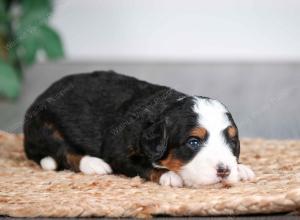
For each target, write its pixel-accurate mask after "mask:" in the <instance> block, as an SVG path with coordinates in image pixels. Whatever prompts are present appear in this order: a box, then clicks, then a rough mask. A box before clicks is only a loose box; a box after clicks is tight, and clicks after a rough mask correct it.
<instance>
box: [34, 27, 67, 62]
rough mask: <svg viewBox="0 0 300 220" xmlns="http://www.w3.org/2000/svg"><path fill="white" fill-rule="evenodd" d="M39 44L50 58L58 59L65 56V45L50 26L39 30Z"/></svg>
mask: <svg viewBox="0 0 300 220" xmlns="http://www.w3.org/2000/svg"><path fill="white" fill-rule="evenodd" d="M39 35H40V36H39V39H38V40H39V43H40V45H41V47H42V48H43V49H44V50H45V52H46V54H47V56H48V58H50V59H57V58H61V57H63V56H64V50H63V45H62V42H61V39H60V37H59V35H58V34H57V33H56V32H55V31H54V30H53V29H52V28H50V27H49V26H46V25H43V26H41V28H40V29H39Z"/></svg>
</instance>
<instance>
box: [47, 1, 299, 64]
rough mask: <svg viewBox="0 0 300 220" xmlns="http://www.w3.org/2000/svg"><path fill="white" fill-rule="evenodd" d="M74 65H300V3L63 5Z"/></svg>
mask: <svg viewBox="0 0 300 220" xmlns="http://www.w3.org/2000/svg"><path fill="white" fill-rule="evenodd" d="M51 22H52V24H53V25H54V26H55V27H56V28H57V29H58V30H59V31H60V32H61V35H62V37H63V39H64V43H65V49H66V52H67V56H68V58H69V59H72V60H79V59H80V60H91V59H93V60H110V59H118V60H150V61H151V60H165V61H166V60H169V61H170V60H175V61H178V60H183V61H195V60H200V61H201V60H221V61H223V60H225V61H226V60H246V61H247V60H250V61H251V60H254V61H260V60H287V61H295V60H300V0H59V1H57V2H56V10H55V12H54V14H53V17H52V20H51Z"/></svg>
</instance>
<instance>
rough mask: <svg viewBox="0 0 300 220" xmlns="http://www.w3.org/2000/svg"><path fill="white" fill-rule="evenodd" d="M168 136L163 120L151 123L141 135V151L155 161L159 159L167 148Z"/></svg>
mask: <svg viewBox="0 0 300 220" xmlns="http://www.w3.org/2000/svg"><path fill="white" fill-rule="evenodd" d="M167 142H168V137H167V133H166V128H165V125H164V121H160V122H157V123H153V124H152V125H151V126H150V127H149V128H147V129H145V130H144V131H143V133H142V137H141V148H142V151H143V153H144V154H145V155H146V156H147V157H148V158H149V159H150V160H151V161H152V162H155V161H157V160H159V159H161V158H162V157H163V156H164V154H165V152H166V150H167Z"/></svg>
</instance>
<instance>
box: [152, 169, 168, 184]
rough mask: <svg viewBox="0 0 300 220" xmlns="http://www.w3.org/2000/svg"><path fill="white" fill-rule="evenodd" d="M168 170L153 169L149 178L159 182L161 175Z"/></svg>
mask: <svg viewBox="0 0 300 220" xmlns="http://www.w3.org/2000/svg"><path fill="white" fill-rule="evenodd" d="M167 171H168V170H164V169H153V170H151V171H150V175H149V180H150V181H152V182H157V183H158V182H159V179H160V177H161V175H163V174H164V173H165V172H167Z"/></svg>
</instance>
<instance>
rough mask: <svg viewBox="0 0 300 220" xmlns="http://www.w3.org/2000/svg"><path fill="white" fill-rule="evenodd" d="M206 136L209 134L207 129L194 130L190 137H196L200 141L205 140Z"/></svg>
mask: <svg viewBox="0 0 300 220" xmlns="http://www.w3.org/2000/svg"><path fill="white" fill-rule="evenodd" d="M206 134H207V131H206V129H205V128H194V129H193V130H192V131H191V133H190V136H195V137H198V138H200V139H204V138H205V136H206Z"/></svg>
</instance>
